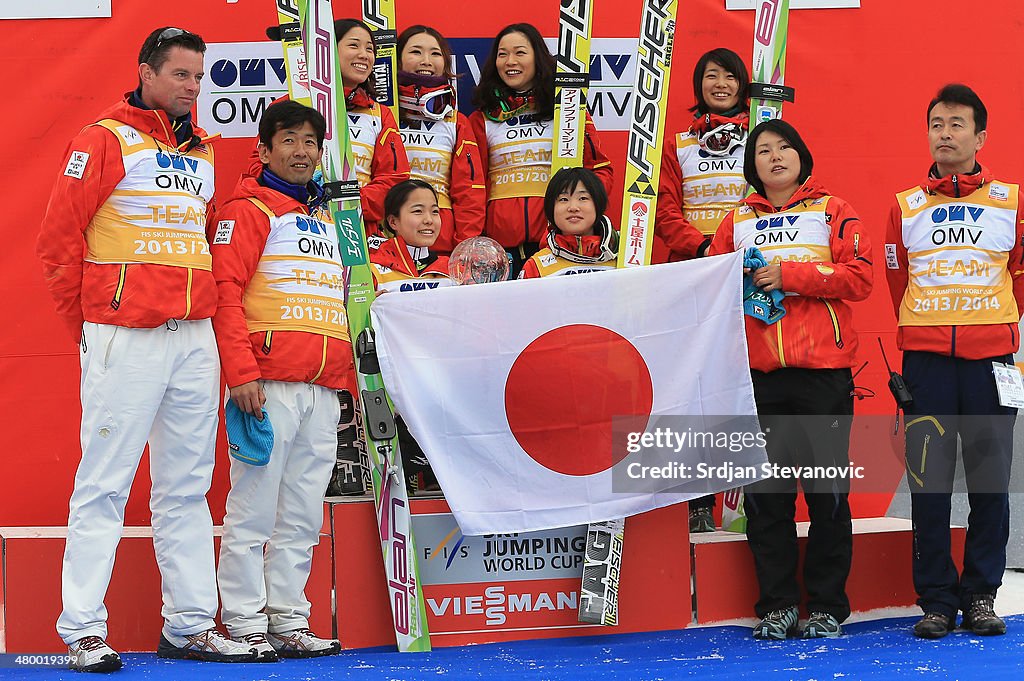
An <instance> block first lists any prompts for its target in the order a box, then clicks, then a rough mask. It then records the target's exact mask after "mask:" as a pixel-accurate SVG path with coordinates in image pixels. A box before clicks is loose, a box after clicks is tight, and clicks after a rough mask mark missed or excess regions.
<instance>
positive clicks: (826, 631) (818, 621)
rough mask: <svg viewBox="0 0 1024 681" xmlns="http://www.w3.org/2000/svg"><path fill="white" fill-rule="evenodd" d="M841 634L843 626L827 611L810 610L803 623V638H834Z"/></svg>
mask: <svg viewBox="0 0 1024 681" xmlns="http://www.w3.org/2000/svg"><path fill="white" fill-rule="evenodd" d="M842 635H843V628H842V626H840V624H839V620H837V619H836V618H835V617H833V616H832V615H830V614H828V613H827V612H812V613H811V616H810V617H808V618H807V624H806V625H804V632H803V637H804V638H836V637H837V636H842Z"/></svg>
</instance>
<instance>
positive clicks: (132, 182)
mask: <svg viewBox="0 0 1024 681" xmlns="http://www.w3.org/2000/svg"><path fill="white" fill-rule="evenodd" d="M205 51H206V44H205V43H204V42H203V39H202V38H201V37H199V36H198V35H195V34H194V33H190V32H188V31H185V30H182V29H180V28H170V27H167V28H160V29H157V30H155V31H153V32H152V33H151V34H150V35H149V37H148V38H146V41H145V42H144V43H143V45H142V50H141V52H140V53H139V87H138V88H137V89H136V90H135V91H134V92H130V93H128V94H126V95H125V98H124V100H123V101H121V102H119V103H117V104H115V105H114V106H112V107H111V108H110V109H108V110H107V111H105V112H104V113H103V115H102V116H101V117H100V120H99V121H97V122H96V123H94V124H91V125H88V126H86V127H85V128H84V129H83V130H82V131H81V132H80V133H79V134H78V135H77V136H76V137H75V138H74V139H73V140H72V141H71V144H70V145H69V146H68V150H67V152H66V157H65V161H64V163H65V165H64V170H63V172H62V173H61V175H60V176H59V177H58V179H57V182H56V184H55V185H54V188H53V193H52V194H51V196H50V202H49V205H48V206H47V209H46V215H45V216H44V218H43V223H42V226H41V228H40V232H39V240H38V243H37V253H38V255H39V259H40V260H41V261H42V263H43V271H44V274H45V277H46V283H47V286H48V287H49V289H50V293H51V294H52V296H53V298H54V300H55V301H56V304H57V313H58V314H59V315H60V317H61V318H62V319H63V321H64V322H65V323H66V325H67V327H68V330H69V331H70V332H71V336H72V338H73V339H74V340H75V342H76V343H78V344H79V345H80V347H81V350H80V358H81V363H82V384H81V390H82V460H81V463H80V464H79V467H78V472H77V474H76V475H75V490H74V493H73V494H72V496H71V505H70V506H71V508H70V514H69V517H68V538H67V545H66V547H65V551H64V568H63V575H62V596H63V602H64V610H63V612H62V613H61V615H60V618H59V619H58V621H57V631H58V633H59V634H60V636H61V638H62V639H64V642H65V643H67V644H68V649H69V654H70V656H71V667H72V668H73V669H77V670H80V671H113V670H116V669H119V668H120V667H121V659H120V657H119V656H118V654H117V653H116V652H114V650H112V649H111V648H110V647H109V646H108V645H107V644H106V641H105V639H106V636H107V624H106V619H107V611H106V608H105V607H104V605H103V598H104V595H105V594H106V590H107V586H108V584H109V581H110V573H111V570H112V569H113V566H114V553H115V551H116V549H117V543H118V541H119V540H120V538H121V528H122V526H123V524H124V508H125V503H126V502H127V500H128V492H129V490H130V489H131V486H132V480H133V479H134V477H135V471H136V469H137V468H138V465H139V460H140V459H141V458H142V452H143V450H144V448H145V446H146V443H147V441H148V442H149V445H150V474H151V476H152V480H153V489H152V495H151V500H150V509H151V511H152V523H153V547H154V549H155V551H156V559H157V565H158V566H159V568H160V575H161V583H162V592H163V609H162V613H163V616H164V626H163V631H162V636H161V638H160V645H159V648H158V654H159V655H160V656H162V657H172V658H185V657H188V658H197V659H203V660H215V661H223V662H237V661H245V660H253V659H255V651H252V650H251V649H250V647H249V646H247V645H240V644H238V643H235V642H234V641H231V640H230V639H228V638H227V637H225V636H224V635H223V634H221V633H219V632H218V631H217V630H216V629H215V628H214V626H213V618H214V616H215V615H216V613H217V585H216V579H215V574H214V561H213V523H212V521H211V519H210V509H209V507H208V506H207V503H206V492H207V491H208V490H209V488H210V478H211V476H212V474H213V461H214V446H215V437H216V431H217V393H218V390H219V387H220V385H219V372H220V363H219V361H218V358H217V352H216V343H215V341H214V336H213V327H212V325H211V323H210V317H211V316H212V315H213V313H214V310H215V309H216V306H217V293H216V288H215V284H214V280H213V274H212V273H211V260H210V249H209V246H208V244H207V241H206V232H205V230H206V211H207V206H208V204H209V202H210V200H211V199H212V197H213V189H214V175H213V149H212V148H211V147H210V146H209V144H208V142H209V140H208V139H206V138H205V137H204V133H203V131H202V130H201V129H200V128H198V127H197V126H195V125H194V124H193V122H192V115H191V110H192V106H193V105H194V103H195V100H196V98H197V97H198V96H199V83H200V80H201V79H202V77H203V54H204V52H205Z"/></svg>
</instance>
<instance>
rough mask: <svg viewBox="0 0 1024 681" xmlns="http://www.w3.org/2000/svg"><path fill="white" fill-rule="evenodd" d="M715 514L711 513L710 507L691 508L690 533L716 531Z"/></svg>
mask: <svg viewBox="0 0 1024 681" xmlns="http://www.w3.org/2000/svg"><path fill="white" fill-rule="evenodd" d="M714 531H715V516H714V515H712V514H711V509H710V508H691V509H690V533H691V534H692V533H694V532H714Z"/></svg>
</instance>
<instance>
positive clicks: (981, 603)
mask: <svg viewBox="0 0 1024 681" xmlns="http://www.w3.org/2000/svg"><path fill="white" fill-rule="evenodd" d="M995 598H996V595H995V594H974V595H973V596H972V597H971V605H970V607H969V608H967V610H966V611H965V612H964V619H963V621H962V622H961V623H960V626H961V627H963V628H964V629H970V631H971V633H974V634H977V635H978V636H1001V635H1002V634H1005V633H1006V622H1004V621H1003V620H1002V618H1000V617H999V615H997V614H996V613H995V610H993V605H994V602H995Z"/></svg>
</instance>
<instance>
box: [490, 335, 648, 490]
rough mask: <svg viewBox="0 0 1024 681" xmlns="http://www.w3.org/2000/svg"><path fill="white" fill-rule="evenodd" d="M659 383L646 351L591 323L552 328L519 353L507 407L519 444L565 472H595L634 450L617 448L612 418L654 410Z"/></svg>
mask: <svg viewBox="0 0 1024 681" xmlns="http://www.w3.org/2000/svg"><path fill="white" fill-rule="evenodd" d="M653 400H654V386H653V384H652V383H651V372H650V370H649V369H648V368H647V363H646V362H645V361H644V358H643V357H642V356H641V355H640V352H639V351H638V350H637V349H636V348H635V347H634V346H633V344H632V343H630V342H629V341H628V340H626V339H625V338H623V337H622V336H620V335H619V334H617V333H615V332H613V331H610V330H608V329H605V328H603V327H600V326H593V325H591V324H570V325H568V326H563V327H560V328H557V329H553V330H551V331H548V332H546V333H544V334H543V335H541V336H540V337H538V338H537V339H536V340H534V341H533V342H532V343H530V344H529V345H527V346H526V348H525V349H524V350H523V351H522V352H521V353H519V356H518V357H516V360H515V362H514V363H513V364H512V369H511V370H510V371H509V375H508V379H507V380H506V381H505V414H506V416H507V418H508V425H509V428H510V429H511V431H512V435H513V436H515V438H516V442H518V443H519V446H520V447H522V448H523V450H524V451H525V452H526V453H527V454H529V455H530V458H532V459H533V460H534V461H536V462H537V463H539V464H540V465H542V466H544V467H545V468H547V469H549V470H552V471H555V472H557V473H562V474H564V475H592V474H594V473H600V472H601V471H604V470H607V469H609V468H611V467H612V465H613V464H615V463H616V462H618V461H620V460H621V459H623V458H624V457H625V456H626V451H625V447H624V446H622V447H619V448H618V451H617V452H613V451H612V449H613V448H612V417H613V416H641V417H643V418H642V421H643V423H642V424H641V426H640V427H644V426H645V425H646V423H647V417H648V416H649V415H650V413H651V405H652V404H653Z"/></svg>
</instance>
